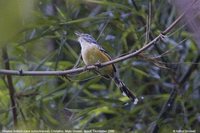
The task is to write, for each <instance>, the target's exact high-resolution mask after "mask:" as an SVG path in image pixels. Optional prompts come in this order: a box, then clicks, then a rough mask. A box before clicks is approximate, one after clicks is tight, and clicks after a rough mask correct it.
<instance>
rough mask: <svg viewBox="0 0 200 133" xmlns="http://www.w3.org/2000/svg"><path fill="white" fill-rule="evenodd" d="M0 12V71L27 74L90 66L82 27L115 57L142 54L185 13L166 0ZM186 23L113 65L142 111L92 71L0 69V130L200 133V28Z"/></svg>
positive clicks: (22, 4) (48, 2) (109, 0)
mask: <svg viewBox="0 0 200 133" xmlns="http://www.w3.org/2000/svg"><path fill="white" fill-rule="evenodd" d="M197 4H198V3H197ZM197 4H196V5H197ZM0 7H1V12H0V16H2V17H1V21H0V55H1V59H0V69H10V70H29V71H52V70H66V69H72V68H74V69H75V68H78V67H81V66H84V63H83V62H82V60H80V59H79V56H80V55H79V54H80V45H79V43H78V42H77V40H76V39H77V37H76V35H75V34H74V32H75V31H79V32H84V33H88V34H91V35H92V36H93V37H94V38H96V39H97V42H98V43H99V44H101V45H102V47H104V49H105V50H106V51H108V53H109V54H110V55H111V57H112V58H113V59H115V58H118V57H121V56H123V55H126V54H129V53H131V52H134V51H136V50H138V49H140V48H142V47H143V46H144V45H145V44H147V43H148V42H150V41H152V40H153V39H154V38H155V37H156V36H158V35H159V34H160V33H161V32H163V31H164V30H165V29H166V28H168V27H169V26H170V25H171V24H172V23H173V22H174V21H175V19H176V18H178V16H179V15H180V14H181V13H182V11H181V10H179V8H178V6H175V4H174V3H169V2H168V1H166V0H157V1H156V0H153V1H134V0H115V1H114V0H102V1H98V0H37V1H34V2H33V1H32V2H30V1H26V0H19V1H15V2H14V1H9V0H8V1H4V2H3V1H0ZM178 11H179V13H178ZM188 12H190V11H188ZM195 17H196V16H195ZM181 20H182V21H181V22H179V23H177V24H176V25H175V26H174V27H173V28H172V29H171V30H170V31H168V32H167V34H166V35H165V36H163V37H162V39H159V40H158V41H156V42H154V45H152V46H151V47H150V48H148V49H146V50H144V51H142V53H140V54H138V55H136V56H134V57H132V58H129V59H127V60H125V61H121V62H118V63H116V64H115V65H116V67H117V70H118V71H119V75H120V78H121V79H122V80H123V81H124V83H125V84H126V85H127V86H128V87H129V88H130V90H131V91H133V92H135V94H136V95H137V96H138V98H139V100H140V102H139V103H138V104H137V105H134V104H132V103H131V101H130V100H129V99H128V98H127V97H124V96H123V95H122V94H121V92H120V90H119V89H118V88H117V87H116V86H115V84H114V83H113V82H112V81H110V80H106V79H104V78H102V77H101V76H99V75H97V74H95V73H93V72H92V71H84V72H82V73H76V74H69V75H67V78H68V79H65V78H63V77H62V76H56V75H54V76H33V75H32V76H16V75H10V76H8V75H6V74H1V73H0V130H3V129H14V128H15V129H113V130H115V131H116V132H131V131H134V132H150V131H152V132H166V133H169V132H172V131H173V130H178V129H182V130H196V131H199V121H200V120H199V117H200V114H199V109H200V108H199V97H200V92H199V88H200V82H199V81H200V71H199V66H198V65H199V64H198V63H199V60H200V52H199V51H200V42H198V36H199V35H200V34H197V35H196V36H195V37H196V38H194V37H193V36H192V35H195V33H200V32H195V30H194V29H193V30H191V29H190V28H191V27H190V26H188V27H187V21H186V20H185V18H184V17H182V18H181ZM197 21H198V20H197ZM196 30H198V28H197V29H196ZM199 31H200V30H199ZM78 62H79V64H78ZM76 64H78V65H76ZM167 101H168V102H167ZM166 105H167V106H166Z"/></svg>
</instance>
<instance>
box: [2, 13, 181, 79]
mask: <svg viewBox="0 0 200 133" xmlns="http://www.w3.org/2000/svg"><path fill="white" fill-rule="evenodd" d="M184 14H185V12H184V13H183V14H182V15H180V17H178V18H177V19H176V20H175V21H174V22H173V23H172V24H171V25H170V26H169V27H168V28H167V29H166V30H164V32H162V33H160V34H159V35H158V36H157V37H156V38H154V39H153V40H152V41H150V42H149V43H148V44H146V45H144V46H143V47H142V48H140V49H139V50H137V51H135V52H132V53H130V54H128V55H125V56H121V57H118V58H116V59H113V60H111V61H108V62H104V63H100V64H99V63H98V64H97V65H95V64H94V65H91V66H87V67H80V68H76V69H70V70H65V71H23V70H18V71H17V70H2V69H0V74H4V75H18V76H50V75H51V76H53V75H54V76H55V75H66V74H74V73H80V72H83V71H86V70H93V69H96V67H97V66H98V67H105V66H107V65H110V64H114V63H117V62H120V61H124V60H127V59H129V58H132V57H134V56H136V55H138V54H140V53H142V52H143V51H145V50H146V49H148V48H149V47H150V46H152V45H154V44H155V42H156V41H158V40H159V39H161V38H163V37H164V35H166V34H167V33H168V32H170V31H171V29H172V27H174V26H175V25H177V23H178V22H179V21H180V20H181V18H183V16H184Z"/></svg>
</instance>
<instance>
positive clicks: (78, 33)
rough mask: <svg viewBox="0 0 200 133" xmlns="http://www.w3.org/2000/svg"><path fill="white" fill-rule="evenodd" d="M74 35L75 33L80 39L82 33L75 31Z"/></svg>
mask: <svg viewBox="0 0 200 133" xmlns="http://www.w3.org/2000/svg"><path fill="white" fill-rule="evenodd" d="M74 33H75V34H76V35H77V36H78V37H80V36H81V34H82V33H80V32H78V31H75V32H74Z"/></svg>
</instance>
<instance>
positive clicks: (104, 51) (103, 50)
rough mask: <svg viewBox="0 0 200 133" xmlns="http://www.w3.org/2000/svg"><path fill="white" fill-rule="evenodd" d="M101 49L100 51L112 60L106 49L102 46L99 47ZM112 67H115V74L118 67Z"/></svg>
mask: <svg viewBox="0 0 200 133" xmlns="http://www.w3.org/2000/svg"><path fill="white" fill-rule="evenodd" d="M98 46H99V45H98ZM99 49H100V51H102V52H103V53H105V55H106V56H107V57H108V58H109V59H110V60H111V57H110V55H109V54H108V52H106V50H105V49H103V48H102V47H101V46H99ZM112 66H113V70H114V72H116V67H115V65H114V64H112Z"/></svg>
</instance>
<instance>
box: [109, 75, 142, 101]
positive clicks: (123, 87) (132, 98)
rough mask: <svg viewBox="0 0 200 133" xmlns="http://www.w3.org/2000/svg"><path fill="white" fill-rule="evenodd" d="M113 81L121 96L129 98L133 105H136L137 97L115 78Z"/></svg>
mask: <svg viewBox="0 0 200 133" xmlns="http://www.w3.org/2000/svg"><path fill="white" fill-rule="evenodd" d="M113 80H114V82H115V84H116V85H117V87H118V88H119V89H120V90H121V92H122V94H123V95H124V94H125V95H126V96H127V97H129V98H130V99H131V100H132V101H133V103H134V104H137V103H138V99H137V97H136V96H135V95H134V94H133V93H132V92H131V91H130V90H129V89H128V88H127V87H126V86H125V84H124V83H123V82H122V81H121V80H120V79H119V78H118V77H117V76H115V77H113Z"/></svg>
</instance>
